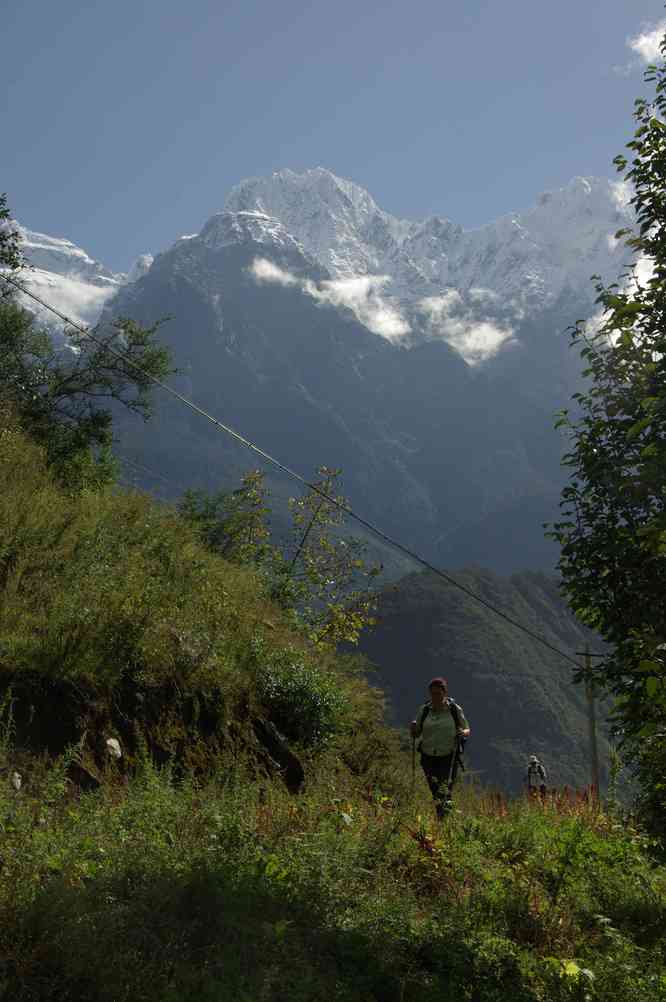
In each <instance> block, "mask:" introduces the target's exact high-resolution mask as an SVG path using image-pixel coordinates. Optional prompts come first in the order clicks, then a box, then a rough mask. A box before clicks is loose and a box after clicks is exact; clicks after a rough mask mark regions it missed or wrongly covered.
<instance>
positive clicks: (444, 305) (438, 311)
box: [419, 289, 462, 324]
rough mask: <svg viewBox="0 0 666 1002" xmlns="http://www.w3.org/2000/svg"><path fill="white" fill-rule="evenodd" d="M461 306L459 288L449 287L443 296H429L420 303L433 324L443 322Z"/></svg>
mask: <svg viewBox="0 0 666 1002" xmlns="http://www.w3.org/2000/svg"><path fill="white" fill-rule="evenodd" d="M460 306H462V296H461V295H460V293H459V292H458V290H457V289H447V290H446V292H443V293H442V295H441V296H428V297H427V298H426V299H422V300H421V302H420V303H419V307H420V309H421V311H422V312H423V313H425V315H426V317H427V318H428V320H429V321H430V322H431V323H433V324H436V323H441V322H442V320H444V318H445V317H448V316H449V314H450V313H451V312H452V311H453V310H455V309H456V308H458V307H460Z"/></svg>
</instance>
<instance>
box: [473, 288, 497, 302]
mask: <svg viewBox="0 0 666 1002" xmlns="http://www.w3.org/2000/svg"><path fill="white" fill-rule="evenodd" d="M467 295H468V297H469V299H470V300H471V302H473V303H479V304H480V305H485V306H490V305H494V304H495V303H497V302H498V301H499V294H498V293H497V292H494V291H493V290H492V289H481V288H479V287H473V288H471V289H469V291H468V293H467Z"/></svg>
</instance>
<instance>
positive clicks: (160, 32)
mask: <svg viewBox="0 0 666 1002" xmlns="http://www.w3.org/2000/svg"><path fill="white" fill-rule="evenodd" d="M665 17H666V11H665V10H664V4H663V0H558V2H557V3H553V2H546V0H504V2H503V3H500V2H498V0H494V2H490V0H455V2H453V0H410V2H406V0H384V2H382V3H381V4H380V3H377V2H376V0H365V2H362V0H353V2H352V0H328V2H323V0H311V2H310V3H307V4H306V3H298V2H295V0H281V2H275V0H271V2H265V0H264V2H261V0H222V2H219V0H218V2H217V3H216V2H213V0H188V2H186V3H183V2H182V0H178V2H175V0H131V2H130V0H114V2H112V3H109V2H106V0H105V2H103V3H102V2H97V0H87V2H86V3H85V4H84V3H81V2H80V3H74V2H72V0H58V2H57V3H54V2H49V3H47V2H45V0H36V2H33V3H29V4H28V3H24V4H17V3H14V4H12V5H9V6H8V7H7V9H5V10H4V11H3V16H2V34H3V45H2V61H1V62H0V85H1V87H2V95H3V101H2V106H3V111H2V113H0V126H1V133H0V134H1V135H2V152H1V153H0V191H4V190H6V191H7V193H8V196H9V202H10V205H11V207H12V209H13V211H14V214H15V215H16V217H17V218H18V219H19V220H20V221H21V222H22V223H24V225H26V226H28V227H30V228H32V229H36V230H42V231H44V232H46V233H50V234H52V235H54V236H65V237H68V238H69V239H71V240H74V241H75V242H76V243H78V244H80V245H81V246H83V247H84V248H85V249H86V250H88V252H89V253H91V254H92V255H93V256H94V257H97V258H98V259H99V260H101V261H102V262H103V263H105V264H107V265H108V266H110V267H112V268H116V269H126V268H127V267H128V266H129V265H130V264H131V262H132V261H133V260H134V259H135V258H136V257H137V256H138V254H140V253H142V252H144V251H149V252H156V251H158V250H160V249H163V248H164V247H166V246H168V245H169V244H170V243H171V242H172V241H173V240H174V239H175V238H176V237H178V236H179V235H180V234H181V233H191V232H194V231H196V230H198V229H199V228H200V227H201V225H202V223H203V222H204V221H205V220H206V219H207V218H208V216H210V215H211V213H213V212H214V211H215V210H217V209H219V208H220V207H221V205H222V203H223V201H224V198H225V195H226V193H227V191H228V190H229V188H230V187H231V186H232V185H233V184H235V183H236V182H237V181H239V180H240V179H242V178H244V177H248V176H252V175H256V174H266V173H270V172H271V171H273V170H276V169H278V168H281V167H293V168H295V169H297V168H302V167H313V166H318V165H321V166H324V167H328V168H330V169H331V170H333V171H335V172H336V173H338V174H340V175H342V176H344V177H348V178H351V179H352V180H354V181H356V182H358V183H360V184H362V185H364V186H365V187H367V188H368V189H369V190H370V192H371V193H372V194H373V195H374V197H375V198H376V200H377V201H378V202H379V204H380V205H381V206H382V207H383V208H385V209H387V210H388V211H390V212H392V213H394V214H396V215H401V216H406V217H409V218H418V217H422V216H425V215H429V214H433V213H437V214H439V215H444V216H448V217H449V218H451V219H454V220H455V221H456V222H460V223H462V224H463V225H464V226H466V227H470V226H476V225H479V224H481V223H484V222H487V221H490V220H491V219H493V218H495V217H497V216H498V215H501V214H503V213H505V212H509V211H511V210H513V209H520V208H523V207H527V206H529V205H530V204H531V203H532V202H533V200H534V198H535V196H536V195H537V194H538V193H539V192H541V191H543V190H544V189H548V188H553V187H558V186H561V185H563V184H565V183H566V182H567V181H568V180H570V178H571V177H573V176H574V175H576V174H597V175H606V176H613V168H612V165H611V161H612V158H613V156H615V154H617V153H618V152H620V151H621V150H622V147H623V145H624V143H625V142H626V141H627V140H628V139H629V137H630V134H631V131H632V119H631V113H632V106H633V101H634V98H635V97H637V96H639V95H640V94H643V93H649V91H647V89H646V86H645V85H644V84H643V81H642V70H643V69H644V67H645V62H646V60H647V59H648V58H650V55H651V53H653V50H654V40H653V37H652V36H651V32H652V30H653V29H655V28H656V27H657V26H658V25H659V23H660V22H661V21H663V19H664V18H665ZM655 37H656V36H655Z"/></svg>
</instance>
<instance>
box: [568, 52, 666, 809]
mask: <svg viewBox="0 0 666 1002" xmlns="http://www.w3.org/2000/svg"><path fill="white" fill-rule="evenodd" d="M661 52H662V55H666V38H665V39H664V40H663V41H662V44H661ZM646 80H647V81H649V82H652V83H654V84H655V95H654V98H653V100H652V101H647V100H645V99H640V100H638V101H636V104H635V113H634V117H635V119H636V122H637V125H638V127H637V129H636V132H635V134H634V137H633V139H632V141H631V142H630V143H628V144H627V146H628V149H629V150H630V151H631V160H630V161H629V160H628V159H627V158H626V157H624V156H619V157H616V159H615V161H614V162H615V164H616V166H617V168H618V171H619V172H620V173H621V174H622V175H623V177H624V180H625V182H627V183H628V184H629V185H630V186H631V190H632V192H633V194H632V197H631V204H632V205H633V206H634V209H635V211H636V231H635V232H634V231H629V230H622V231H620V233H619V234H617V236H618V237H623V238H625V239H627V238H628V239H627V243H628V245H629V246H631V247H632V248H633V249H634V251H635V254H636V261H635V264H634V266H633V268H632V269H631V270H630V272H629V273H628V274H626V275H624V276H622V281H621V283H619V284H615V285H611V286H609V287H604V286H603V285H602V284H601V283H600V282H599V284H598V285H597V291H598V299H597V302H598V303H599V304H600V308H601V319H600V322H599V324H598V325H597V327H596V329H595V330H592V331H590V329H589V326H586V325H585V324H584V323H582V322H579V323H578V324H577V326H576V327H575V328H574V329H573V331H572V345H573V347H576V348H578V349H580V352H581V355H582V357H583V359H584V361H585V363H586V369H585V371H584V376H585V377H586V378H587V379H588V380H589V382H588V384H587V385H588V388H586V389H585V390H584V391H583V392H582V393H578V394H576V395H575V397H574V400H575V402H576V407H575V410H573V412H570V411H563V412H562V414H561V415H560V419H559V421H558V425H559V426H562V427H564V428H565V429H566V430H567V432H568V434H569V437H570V442H571V451H570V452H569V453H568V454H567V455H566V456H565V458H564V462H565V465H566V466H568V468H569V470H570V477H569V482H568V484H567V486H566V487H565V488H564V490H563V492H562V498H561V510H562V519H561V521H559V522H558V523H556V524H555V525H554V526H553V527H552V535H553V536H554V538H556V539H557V540H558V541H559V543H560V545H561V558H560V562H559V568H560V571H561V573H562V578H563V585H564V590H565V592H566V594H567V596H568V599H569V602H570V604H571V606H572V608H573V609H574V611H575V612H576V614H577V615H578V616H579V618H580V619H582V620H583V621H584V622H585V623H587V624H588V625H589V626H590V627H592V628H593V629H595V630H597V631H598V632H599V633H600V634H601V635H602V637H603V638H604V640H606V641H608V642H609V644H610V645H612V653H611V654H609V655H608V656H607V657H606V658H605V659H604V660H603V662H602V663H599V664H597V665H596V666H595V671H596V673H597V675H598V677H599V679H600V681H601V682H602V683H603V684H604V685H605V686H606V687H608V688H609V689H610V690H611V691H612V692H613V693H615V695H616V696H617V698H618V719H619V723H620V727H621V733H622V734H623V737H624V743H625V748H626V749H627V750H628V752H629V753H630V756H631V757H632V758H633V759H634V761H635V762H637V764H638V767H639V774H640V775H641V776H642V779H643V781H644V788H645V792H646V795H647V797H648V799H650V800H651V806H652V808H653V809H654V808H656V809H657V810H660V809H663V807H664V805H665V803H666V797H665V794H666V785H665V784H664V781H663V778H662V777H663V774H664V766H665V765H666V666H665V665H666V659H665V658H664V650H665V648H664V646H663V645H664V644H665V643H666V125H665V124H664V119H665V118H666V67H665V66H664V65H663V63H662V64H660V65H659V66H653V67H650V68H649V69H648V71H647V72H646Z"/></svg>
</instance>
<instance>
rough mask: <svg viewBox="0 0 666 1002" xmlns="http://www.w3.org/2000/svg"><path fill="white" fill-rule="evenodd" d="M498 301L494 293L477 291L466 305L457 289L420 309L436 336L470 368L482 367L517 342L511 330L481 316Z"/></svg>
mask: <svg viewBox="0 0 666 1002" xmlns="http://www.w3.org/2000/svg"><path fill="white" fill-rule="evenodd" d="M498 298H499V297H498V296H497V294H496V293H494V292H493V291H492V290H490V289H480V288H474V289H470V291H469V293H468V298H467V302H465V301H464V300H463V297H462V296H461V295H460V293H459V292H458V291H457V289H447V290H446V292H444V293H442V295H440V296H428V297H427V298H426V299H422V300H421V301H420V303H419V309H420V310H421V312H422V313H423V314H424V315H425V317H426V321H427V323H428V326H429V328H430V334H431V335H432V336H435V337H441V338H442V339H443V340H444V341H446V342H447V343H448V344H450V345H451V346H452V347H453V348H455V349H456V350H457V351H459V352H460V354H461V355H462V357H463V358H464V359H465V361H466V362H467V364H468V365H478V364H479V362H484V361H485V360H486V359H488V358H492V356H493V355H496V354H497V352H498V351H499V350H500V348H501V347H502V346H506V345H508V344H510V343H511V341H512V340H513V331H512V329H511V328H510V327H507V326H504V325H502V324H500V323H498V322H497V321H496V320H492V319H490V318H488V317H483V316H479V314H478V307H479V306H484V305H485V306H487V305H494V304H495V303H496V302H497V300H498Z"/></svg>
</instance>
